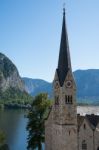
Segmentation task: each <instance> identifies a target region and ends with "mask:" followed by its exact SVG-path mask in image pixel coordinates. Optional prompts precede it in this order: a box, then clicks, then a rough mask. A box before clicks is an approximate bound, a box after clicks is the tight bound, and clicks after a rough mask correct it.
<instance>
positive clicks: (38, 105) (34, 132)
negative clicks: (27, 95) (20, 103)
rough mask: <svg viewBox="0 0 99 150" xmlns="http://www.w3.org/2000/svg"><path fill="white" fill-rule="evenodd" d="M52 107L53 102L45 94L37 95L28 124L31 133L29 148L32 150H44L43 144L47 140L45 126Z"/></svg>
mask: <svg viewBox="0 0 99 150" xmlns="http://www.w3.org/2000/svg"><path fill="white" fill-rule="evenodd" d="M50 105H51V101H49V100H48V97H47V94H45V93H41V94H39V95H37V96H36V97H35V99H34V101H33V103H32V108H31V110H30V111H29V113H28V124H27V130H28V131H29V135H28V147H27V148H28V149H30V150H34V149H35V148H38V150H42V143H44V140H45V132H44V130H45V129H44V124H45V119H46V117H47V115H48V113H49V107H50Z"/></svg>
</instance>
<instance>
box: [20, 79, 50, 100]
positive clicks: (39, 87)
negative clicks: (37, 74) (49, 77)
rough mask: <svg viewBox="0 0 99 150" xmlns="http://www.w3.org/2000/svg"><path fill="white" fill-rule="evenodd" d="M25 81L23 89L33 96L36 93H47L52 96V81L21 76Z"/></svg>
mask: <svg viewBox="0 0 99 150" xmlns="http://www.w3.org/2000/svg"><path fill="white" fill-rule="evenodd" d="M22 79H23V81H24V83H25V89H26V90H27V92H28V93H29V94H31V95H33V96H35V95H37V94H38V93H42V92H45V93H48V95H49V97H52V83H49V82H47V81H44V80H41V79H31V78H22Z"/></svg>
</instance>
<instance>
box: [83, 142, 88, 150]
mask: <svg viewBox="0 0 99 150" xmlns="http://www.w3.org/2000/svg"><path fill="white" fill-rule="evenodd" d="M82 150H87V143H86V141H85V140H83V141H82Z"/></svg>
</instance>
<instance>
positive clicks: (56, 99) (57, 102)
mask: <svg viewBox="0 0 99 150" xmlns="http://www.w3.org/2000/svg"><path fill="white" fill-rule="evenodd" d="M55 105H59V96H55Z"/></svg>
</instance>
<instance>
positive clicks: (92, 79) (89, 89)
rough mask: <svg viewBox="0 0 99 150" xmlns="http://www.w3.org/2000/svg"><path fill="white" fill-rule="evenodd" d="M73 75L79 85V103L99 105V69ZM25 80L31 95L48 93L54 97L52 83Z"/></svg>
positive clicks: (82, 71)
mask: <svg viewBox="0 0 99 150" xmlns="http://www.w3.org/2000/svg"><path fill="white" fill-rule="evenodd" d="M73 74H74V78H75V81H76V85H77V101H78V103H88V104H95V105H96V104H99V69H88V70H76V71H75V72H73ZM23 80H24V82H25V86H26V89H27V91H28V92H29V93H30V94H31V95H33V96H35V95H37V94H38V93H40V92H48V95H49V97H52V95H53V93H52V91H53V90H52V83H49V82H46V81H44V80H40V79H30V78H23Z"/></svg>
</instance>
